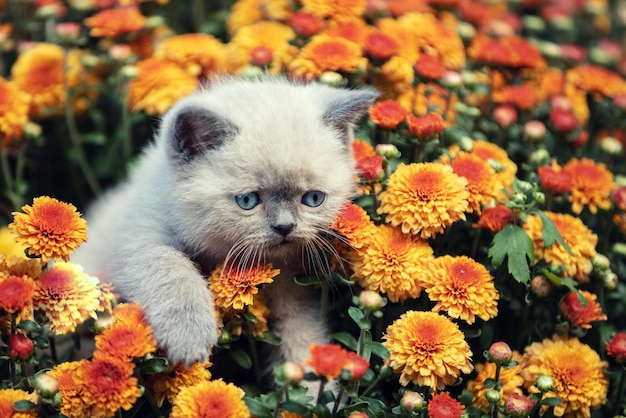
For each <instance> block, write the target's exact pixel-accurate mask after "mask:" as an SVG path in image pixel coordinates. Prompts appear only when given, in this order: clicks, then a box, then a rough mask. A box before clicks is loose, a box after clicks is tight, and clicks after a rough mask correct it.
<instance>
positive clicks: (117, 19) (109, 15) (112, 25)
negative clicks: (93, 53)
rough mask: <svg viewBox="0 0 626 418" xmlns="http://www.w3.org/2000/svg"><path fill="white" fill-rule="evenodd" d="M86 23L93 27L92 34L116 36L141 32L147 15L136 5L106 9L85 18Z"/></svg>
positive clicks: (108, 36)
mask: <svg viewBox="0 0 626 418" xmlns="http://www.w3.org/2000/svg"><path fill="white" fill-rule="evenodd" d="M85 25H86V26H88V27H90V28H91V31H90V32H89V34H90V35H91V36H95V37H107V38H114V37H116V36H120V35H126V34H131V33H134V32H139V31H140V30H142V29H143V28H144V27H145V26H146V17H145V16H144V15H142V14H141V13H140V12H139V9H137V8H136V7H122V8H117V9H104V10H101V11H99V12H98V13H96V14H94V15H93V16H91V17H88V18H87V19H85Z"/></svg>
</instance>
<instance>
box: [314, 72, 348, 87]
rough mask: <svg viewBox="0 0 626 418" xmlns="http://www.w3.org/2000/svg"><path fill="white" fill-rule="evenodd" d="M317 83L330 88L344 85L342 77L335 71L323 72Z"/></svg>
mask: <svg viewBox="0 0 626 418" xmlns="http://www.w3.org/2000/svg"><path fill="white" fill-rule="evenodd" d="M319 82H320V83H322V84H326V85H327V86H331V87H340V86H343V85H344V84H345V80H344V79H343V76H342V75H341V74H339V73H337V72H335V71H324V72H323V73H322V74H321V75H320V78H319Z"/></svg>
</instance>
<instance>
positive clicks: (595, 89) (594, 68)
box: [565, 64, 626, 97]
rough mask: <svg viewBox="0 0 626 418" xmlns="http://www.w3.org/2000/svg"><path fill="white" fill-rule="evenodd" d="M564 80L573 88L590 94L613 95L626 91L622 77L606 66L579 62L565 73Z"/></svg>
mask: <svg viewBox="0 0 626 418" xmlns="http://www.w3.org/2000/svg"><path fill="white" fill-rule="evenodd" d="M565 80H566V82H567V83H571V84H572V85H573V86H574V87H575V88H577V89H579V90H582V91H584V92H586V93H590V94H600V95H603V96H606V97H613V96H615V95H616V94H624V93H626V81H624V78H623V77H622V76H621V75H620V74H618V73H616V72H615V71H612V70H610V69H608V68H606V67H602V66H600V65H594V64H581V65H577V66H576V67H574V68H573V69H571V70H569V71H568V72H567V73H566V76H565Z"/></svg>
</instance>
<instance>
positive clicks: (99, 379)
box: [75, 356, 142, 417]
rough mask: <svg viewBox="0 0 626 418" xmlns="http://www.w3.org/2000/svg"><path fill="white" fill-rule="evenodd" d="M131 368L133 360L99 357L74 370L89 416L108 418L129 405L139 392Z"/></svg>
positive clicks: (139, 394) (128, 407)
mask: <svg viewBox="0 0 626 418" xmlns="http://www.w3.org/2000/svg"><path fill="white" fill-rule="evenodd" d="M133 368H134V364H133V363H130V362H126V361H122V360H119V359H114V358H112V357H104V356H102V357H99V358H94V359H93V360H91V361H88V362H85V363H82V364H81V366H80V367H79V368H78V369H76V377H75V380H76V383H77V384H78V386H79V388H80V391H81V392H82V397H83V400H84V402H85V404H87V405H89V410H90V412H91V416H105V417H110V416H113V415H114V414H115V413H116V412H117V411H118V410H120V409H124V410H126V411H127V410H129V409H130V408H132V406H133V404H134V403H135V401H136V400H137V399H138V398H139V397H140V396H141V394H142V393H141V390H140V389H139V387H138V385H137V383H138V382H137V379H136V378H135V377H133Z"/></svg>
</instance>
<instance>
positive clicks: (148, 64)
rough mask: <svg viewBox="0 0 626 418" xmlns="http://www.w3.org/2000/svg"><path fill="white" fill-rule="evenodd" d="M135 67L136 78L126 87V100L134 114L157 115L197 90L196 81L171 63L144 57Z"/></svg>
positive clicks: (182, 69)
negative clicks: (142, 112) (139, 112)
mask: <svg viewBox="0 0 626 418" xmlns="http://www.w3.org/2000/svg"><path fill="white" fill-rule="evenodd" d="M136 65H137V69H138V70H139V76H138V77H137V78H135V79H133V80H131V81H130V83H129V84H128V101H129V103H130V106H131V109H132V110H133V111H134V112H138V111H142V110H143V111H144V112H146V113H147V114H149V115H161V114H163V113H165V111H166V110H168V109H169V108H170V107H171V106H172V105H173V104H174V103H176V102H177V101H178V100H180V99H181V98H183V97H185V96H187V95H188V94H190V93H191V92H193V91H194V90H195V89H196V88H197V87H198V79H197V78H196V77H195V76H193V75H192V74H189V73H188V72H187V71H185V69H184V68H182V67H181V66H179V65H178V64H176V63H174V62H171V61H167V60H164V59H158V58H148V59H146V60H143V61H140V62H138V63H137V64H136Z"/></svg>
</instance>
